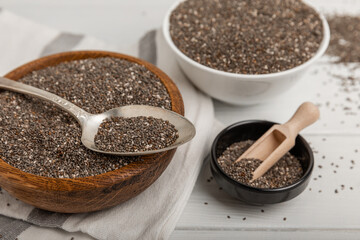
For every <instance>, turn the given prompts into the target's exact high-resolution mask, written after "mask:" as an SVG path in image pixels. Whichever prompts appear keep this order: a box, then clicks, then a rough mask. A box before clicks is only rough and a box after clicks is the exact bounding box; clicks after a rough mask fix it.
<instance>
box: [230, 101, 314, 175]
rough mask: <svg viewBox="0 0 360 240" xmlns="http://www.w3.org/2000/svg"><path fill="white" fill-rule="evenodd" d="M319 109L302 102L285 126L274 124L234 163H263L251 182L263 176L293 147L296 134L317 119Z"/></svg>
mask: <svg viewBox="0 0 360 240" xmlns="http://www.w3.org/2000/svg"><path fill="white" fill-rule="evenodd" d="M319 116H320V113H319V109H318V108H317V107H316V106H315V105H314V104H313V103H311V102H304V103H303V104H301V105H300V107H299V108H298V109H297V110H296V112H295V114H294V115H293V116H292V118H291V119H290V120H289V121H288V122H286V123H285V124H282V125H279V124H275V125H274V126H272V127H271V128H270V129H269V130H268V131H267V132H266V133H265V134H264V135H262V136H261V137H260V138H259V139H258V140H257V141H256V142H255V143H254V144H253V145H252V146H251V147H250V148H249V149H248V150H246V151H245V152H244V153H243V154H242V155H241V156H240V157H239V158H238V159H237V160H236V161H235V162H238V161H240V160H242V159H245V158H247V159H249V158H255V159H259V160H261V161H263V162H262V163H261V164H260V166H259V167H258V168H257V169H256V170H255V171H254V172H253V178H252V181H254V180H256V179H258V178H259V177H261V176H262V175H263V174H265V173H266V172H267V171H268V170H269V169H270V168H271V167H272V166H273V165H274V164H275V163H276V162H277V161H278V160H279V159H280V158H281V157H282V156H284V155H285V154H286V153H287V152H288V151H289V150H290V149H291V148H292V147H293V146H294V145H295V138H296V136H297V135H298V133H299V132H300V131H301V130H302V129H304V128H305V127H307V126H309V125H311V124H313V123H314V122H315V121H316V120H318V119H319Z"/></svg>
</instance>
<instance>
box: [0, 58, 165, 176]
mask: <svg viewBox="0 0 360 240" xmlns="http://www.w3.org/2000/svg"><path fill="white" fill-rule="evenodd" d="M19 81H20V82H23V83H26V84H29V85H32V86H35V87H38V88H41V89H44V90H47V91H49V92H52V93H54V94H57V95H59V96H61V97H63V98H65V99H67V100H69V101H71V102H72V103H74V104H76V105H77V106H79V107H81V108H83V109H84V110H86V111H88V112H90V113H94V114H95V113H102V112H104V111H106V110H109V109H111V108H114V107H120V106H124V105H129V104H146V105H152V106H157V107H162V108H165V109H171V102H170V97H169V94H168V92H167V90H166V88H165V86H164V85H163V84H162V83H161V81H160V79H159V78H158V77H157V76H156V75H155V74H153V73H152V72H150V71H149V70H147V68H145V67H144V66H141V65H139V64H136V63H133V62H129V61H126V60H122V59H116V58H96V59H86V60H78V61H70V62H64V63H61V64H58V65H56V66H52V67H47V68H44V69H41V70H38V71H34V72H32V73H30V74H28V75H27V76H25V77H24V78H22V79H20V80H19ZM0 105H1V109H0V155H1V158H2V159H3V160H4V161H6V162H7V163H9V164H10V165H12V166H14V167H16V168H19V169H20V170H22V171H25V172H28V173H32V174H36V175H41V176H47V177H55V178H77V177H87V176H94V175H97V174H102V173H105V172H108V171H112V170H115V169H118V168H120V167H122V166H125V165H127V164H129V163H131V162H133V161H137V160H141V158H140V157H119V156H111V155H106V154H99V153H96V152H93V151H91V150H88V149H87V148H85V147H84V146H83V145H82V143H81V129H80V126H79V125H78V123H77V122H76V120H75V119H74V118H73V117H72V116H70V115H69V114H68V113H66V112H64V111H62V110H60V109H58V108H57V107H56V106H55V105H53V104H51V103H48V102H45V101H42V100H39V99H36V98H32V97H29V96H25V95H22V94H18V93H14V92H9V91H1V92H0Z"/></svg>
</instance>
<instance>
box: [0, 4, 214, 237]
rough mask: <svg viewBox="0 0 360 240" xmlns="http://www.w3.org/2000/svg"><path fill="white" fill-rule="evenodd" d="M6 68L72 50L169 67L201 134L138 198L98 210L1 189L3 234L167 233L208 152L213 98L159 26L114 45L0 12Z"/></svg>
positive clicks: (0, 48)
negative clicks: (39, 202)
mask: <svg viewBox="0 0 360 240" xmlns="http://www.w3.org/2000/svg"><path fill="white" fill-rule="evenodd" d="M0 32H1V33H2V36H6V38H5V37H2V38H0V52H1V56H0V74H1V75H4V74H5V73H7V72H8V71H10V70H11V69H13V68H15V67H17V66H19V65H21V64H23V63H26V62H28V61H30V60H33V59H36V58H38V57H41V56H44V55H48V54H52V53H56V52H61V51H69V50H80V49H96V50H111V51H117V52H122V53H125V54H130V55H135V56H136V55H137V56H139V57H140V58H143V59H145V60H147V61H149V62H152V63H153V64H155V65H157V66H158V67H159V68H160V69H162V70H163V71H164V72H166V73H167V74H168V75H169V76H170V77H171V78H172V79H173V80H174V82H175V83H176V84H177V86H178V87H179V89H180V91H181V94H182V96H183V99H184V104H185V112H186V114H185V115H186V117H187V118H188V119H190V120H191V121H192V122H193V123H194V125H195V127H196V129H197V135H196V137H195V138H194V139H193V140H192V141H191V142H190V143H188V144H186V145H184V146H181V147H180V148H178V150H177V152H176V154H175V156H174V158H173V160H172V161H171V163H170V164H169V166H168V167H167V169H166V170H165V171H164V173H163V174H162V175H161V176H160V178H159V179H158V180H157V181H156V182H155V183H154V184H153V185H151V186H150V187H149V188H148V189H146V190H145V191H144V192H143V193H141V194H140V195H138V196H137V197H135V198H133V199H131V200H129V201H127V202H125V203H123V204H120V205H118V206H115V207H113V208H111V209H106V210H103V211H98V212H94V213H83V214H62V213H53V212H48V211H44V210H40V209H36V208H34V207H32V206H30V205H28V204H25V203H23V202H21V201H18V200H16V199H14V198H13V197H11V196H10V195H9V194H8V193H7V192H6V191H5V190H2V191H1V194H0V214H1V215H0V235H1V236H2V239H16V238H18V239H92V238H96V239H167V238H168V237H169V236H170V234H171V232H172V231H173V230H174V228H175V224H176V222H177V220H178V219H179V217H180V214H181V212H182V210H183V209H184V207H185V205H186V202H187V200H188V198H189V196H190V194H191V191H192V189H193V187H194V184H195V181H196V178H197V176H198V174H199V171H200V168H201V165H202V161H203V159H204V156H205V153H206V152H207V151H208V150H209V146H210V143H209V140H210V138H209V137H210V133H211V131H210V130H211V129H212V126H213V122H214V110H213V105H212V101H211V99H210V98H209V97H208V96H206V95H204V94H202V93H201V92H199V91H198V90H197V89H196V88H194V87H193V86H192V85H191V84H190V83H189V81H188V80H187V79H186V77H185V76H184V75H183V73H182V72H181V70H180V69H179V68H178V66H177V64H176V62H175V60H174V56H172V53H171V51H170V49H168V48H167V46H166V44H165V42H164V39H163V36H162V34H161V32H160V31H156V30H154V31H151V32H148V33H147V34H146V35H145V36H144V37H143V38H142V39H141V40H140V41H139V43H138V44H134V46H125V47H124V46H123V47H121V46H110V45H107V44H104V43H103V42H101V41H99V40H97V39H95V38H92V37H88V36H83V35H80V34H71V33H63V32H59V31H57V30H54V29H51V28H48V27H46V26H43V25H40V24H37V23H33V22H31V21H28V20H27V19H24V18H22V17H19V16H16V15H14V14H12V13H11V12H9V11H7V10H4V9H3V10H0Z"/></svg>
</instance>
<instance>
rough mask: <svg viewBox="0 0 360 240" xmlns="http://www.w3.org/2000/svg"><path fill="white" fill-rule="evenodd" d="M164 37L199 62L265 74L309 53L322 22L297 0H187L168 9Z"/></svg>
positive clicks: (315, 46)
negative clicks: (168, 34) (167, 36)
mask: <svg viewBox="0 0 360 240" xmlns="http://www.w3.org/2000/svg"><path fill="white" fill-rule="evenodd" d="M170 35H171V38H172V40H173V42H174V44H175V45H176V46H177V48H178V49H179V50H180V51H181V52H183V53H184V54H185V55H186V56H188V57H189V58H191V59H193V60H194V61H196V62H198V63H200V64H202V65H205V66H207V67H210V68H213V69H217V70H220V71H225V72H231V73H240V74H267V73H275V72H280V71H284V70H288V69H291V68H294V67H296V66H298V65H301V64H302V63H304V62H306V61H308V60H309V59H310V58H311V57H312V56H314V54H315V53H316V51H317V50H318V48H319V46H320V43H321V41H322V38H323V26H322V22H321V19H320V17H319V15H318V14H317V13H316V11H315V10H314V9H312V8H311V7H309V6H307V5H306V4H304V3H303V2H302V1H299V0H282V1H279V0H267V1H263V0H238V1H234V0H187V1H184V2H182V3H180V4H179V5H178V6H177V7H176V9H175V10H173V12H172V13H171V16H170Z"/></svg>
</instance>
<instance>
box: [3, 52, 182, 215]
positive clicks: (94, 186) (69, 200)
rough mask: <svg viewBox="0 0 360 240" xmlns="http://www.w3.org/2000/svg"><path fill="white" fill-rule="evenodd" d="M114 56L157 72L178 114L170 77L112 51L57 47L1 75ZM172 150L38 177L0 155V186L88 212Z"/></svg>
mask: <svg viewBox="0 0 360 240" xmlns="http://www.w3.org/2000/svg"><path fill="white" fill-rule="evenodd" d="M99 57H115V58H121V59H126V60H128V61H131V62H135V63H138V64H141V65H144V66H145V67H146V68H148V69H149V70H150V71H151V72H153V73H154V74H155V75H157V76H158V77H159V78H160V80H161V81H162V83H163V84H164V85H165V87H166V89H167V90H168V92H169V95H170V98H171V102H172V110H173V111H175V112H177V113H179V114H182V115H184V104H183V101H182V97H181V94H180V92H179V90H178V88H177V87H176V85H175V84H174V83H173V82H172V80H171V79H170V78H169V77H168V76H167V75H166V74H165V73H163V72H162V71H161V70H160V69H158V68H157V67H155V66H154V65H152V64H150V63H148V62H145V61H143V60H140V59H137V58H134V57H131V56H127V55H123V54H119V53H113V52H104V51H74V52H65V53H59V54H55V55H51V56H47V57H44V58H40V59H38V60H35V61H32V62H30V63H27V64H25V65H22V66H20V67H18V68H17V69H15V70H13V71H12V72H10V73H8V74H7V75H6V76H5V77H7V78H10V79H13V80H18V79H20V78H22V77H23V76H25V75H26V74H29V73H30V72H32V71H35V70H39V69H42V68H45V67H48V66H54V65H57V64H59V63H61V62H65V61H72V60H79V59H86V58H99ZM175 151H176V150H170V151H167V152H163V153H159V154H153V155H148V156H144V157H142V159H141V160H140V161H136V162H133V163H131V164H129V165H127V166H124V167H122V168H120V169H117V170H114V171H110V172H107V173H104V174H100V175H96V176H91V177H85V178H74V179H59V178H49V177H41V176H37V175H33V174H29V173H26V172H23V171H21V170H19V169H17V168H15V167H12V166H10V165H9V164H7V163H6V162H4V161H3V160H1V159H0V186H1V187H2V188H4V189H5V190H6V191H8V192H9V193H10V194H11V195H12V196H14V197H16V198H18V199H20V200H22V201H24V202H26V203H29V204H31V205H34V206H35V207H38V208H41V209H45V210H49V211H54V212H64V213H79V212H90V211H96V210H101V209H104V208H109V207H112V206H114V205H117V204H119V203H122V202H124V201H126V200H128V199H130V198H132V197H134V196H136V195H138V194H139V193H141V192H142V191H144V190H145V189H146V188H147V187H149V186H150V185H151V184H152V183H153V182H154V181H155V180H156V179H157V178H158V177H159V176H160V175H161V174H162V172H163V171H164V170H165V169H166V167H167V166H168V164H169V163H170V161H171V159H172V157H173V156H174V153H175Z"/></svg>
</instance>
